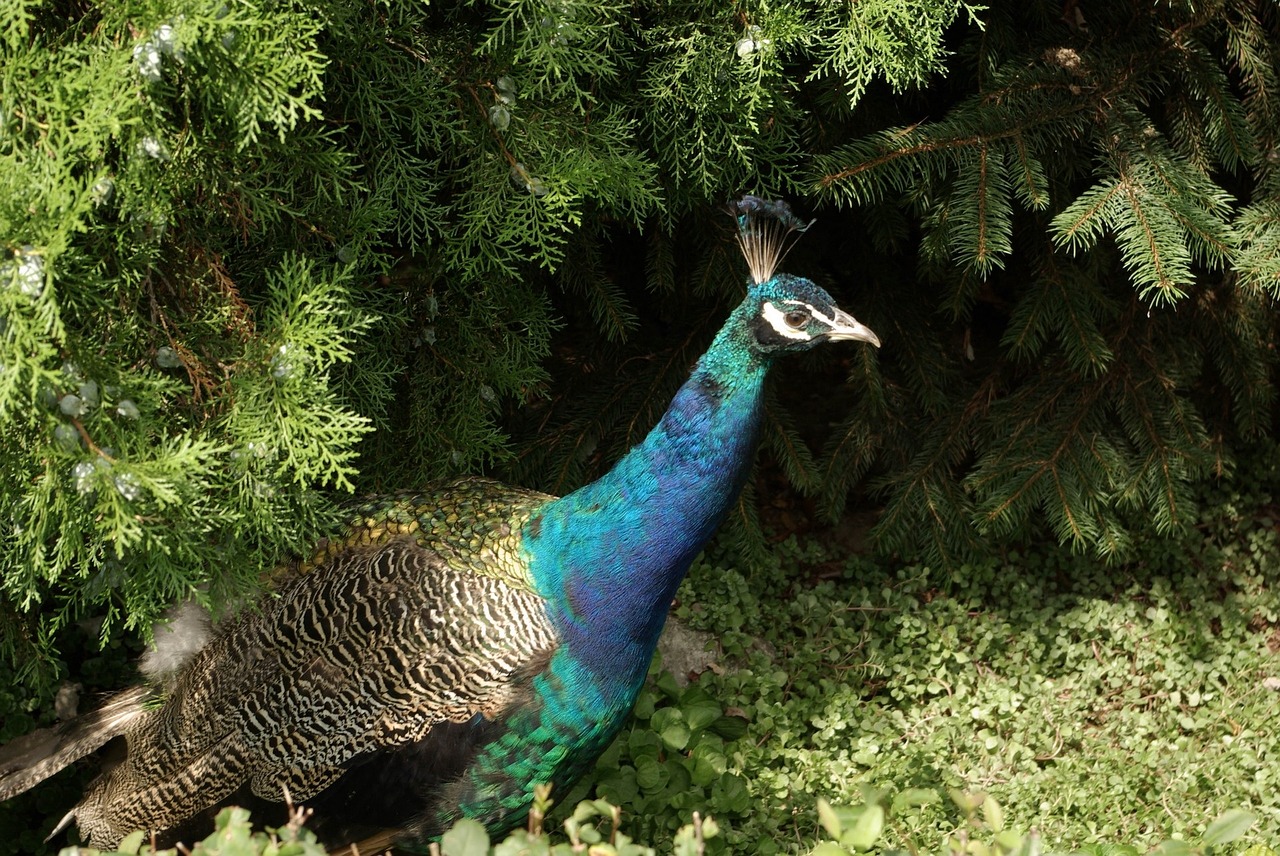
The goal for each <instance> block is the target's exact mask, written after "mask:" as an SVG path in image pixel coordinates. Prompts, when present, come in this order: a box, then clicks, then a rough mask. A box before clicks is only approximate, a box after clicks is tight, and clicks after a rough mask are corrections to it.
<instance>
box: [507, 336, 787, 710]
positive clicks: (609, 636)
mask: <svg viewBox="0 0 1280 856" xmlns="http://www.w3.org/2000/svg"><path fill="white" fill-rule="evenodd" d="M740 329H741V328H740V326H738V325H735V324H734V323H733V320H732V319H731V321H730V323H729V324H728V325H726V327H725V329H723V330H721V331H720V335H719V336H717V337H716V340H715V342H714V343H712V346H711V349H710V350H708V351H707V353H706V354H705V355H704V356H703V357H702V359H701V360H699V361H698V365H697V366H696V368H695V369H694V371H693V374H692V376H691V377H690V378H689V380H688V381H686V382H685V384H684V386H682V387H681V388H680V391H679V392H677V393H676V396H675V398H674V399H673V400H672V402H671V405H670V407H668V408H667V412H666V413H665V414H664V415H663V417H662V420H661V421H660V422H659V423H658V425H657V426H656V427H655V428H654V429H653V430H652V431H651V432H650V433H649V436H648V437H646V438H645V440H644V442H643V443H641V444H640V445H638V446H636V447H634V448H633V449H631V451H630V452H628V453H627V454H626V456H625V457H623V459H622V460H621V461H619V462H618V463H617V465H616V466H614V468H613V469H612V470H611V471H610V472H609V473H608V474H606V475H605V476H603V477H602V478H600V479H599V480H598V481H595V482H593V483H592V484H589V485H587V486H585V487H583V488H580V489H579V490H577V491H574V492H573V493H571V494H569V495H568V496H565V497H563V498H562V499H558V500H555V501H553V502H549V503H547V505H546V506H544V507H543V509H542V510H541V511H540V512H539V513H538V514H537V515H535V516H534V517H533V518H532V519H531V520H530V521H529V523H528V524H526V526H525V527H524V531H523V533H522V534H523V542H524V545H525V548H526V549H527V550H528V551H529V555H530V568H531V571H532V573H533V577H534V580H535V582H536V584H537V585H538V588H539V590H540V591H542V592H543V594H544V596H545V597H546V599H547V603H548V609H549V610H550V611H551V617H552V620H553V621H554V622H555V624H556V625H557V629H558V630H559V631H560V632H561V634H562V637H563V639H564V642H565V644H566V645H567V646H568V648H569V651H570V653H571V654H572V655H573V657H574V659H575V660H577V661H578V662H580V663H582V664H583V665H584V666H586V667H587V668H588V669H590V670H591V671H592V672H594V673H595V674H596V675H597V676H601V677H603V679H604V681H605V682H606V683H608V684H610V685H614V686H618V687H619V688H620V689H622V688H623V687H625V688H626V690H627V691H628V692H633V691H634V689H635V688H638V687H639V685H640V683H641V682H642V681H643V680H644V676H645V673H646V672H647V670H648V666H649V660H650V659H652V655H653V650H654V648H655V647H656V645H657V640H658V634H659V633H660V632H661V630H662V625H663V623H664V622H665V620H666V616H667V609H668V607H669V606H670V604H671V599H672V597H674V596H675V592H676V589H677V588H678V587H679V585H680V582H681V580H683V579H684V576H685V573H686V572H687V571H688V570H689V565H690V564H692V562H693V560H694V557H696V556H697V555H698V553H699V551H701V550H702V547H703V545H705V544H706V542H707V541H708V539H710V538H711V536H712V535H713V534H714V533H715V531H716V528H717V527H718V526H719V525H720V523H721V521H722V520H724V517H725V515H726V514H727V513H728V511H729V509H730V507H731V506H732V505H733V503H734V502H735V501H736V500H737V498H738V493H739V492H740V491H741V489H742V485H743V483H744V481H745V480H746V477H747V475H748V473H749V471H750V469H751V463H752V460H753V457H754V451H755V447H756V441H757V438H758V436H759V433H760V413H761V391H762V388H763V383H764V377H765V373H766V371H767V369H768V361H767V360H766V359H765V358H764V357H762V356H760V355H759V354H758V353H756V352H754V351H751V350H749V349H747V348H746V347H745V346H744V345H743V344H742V343H741V342H740V341H738V338H737V337H736V336H735V331H738V330H740ZM628 703H629V702H628Z"/></svg>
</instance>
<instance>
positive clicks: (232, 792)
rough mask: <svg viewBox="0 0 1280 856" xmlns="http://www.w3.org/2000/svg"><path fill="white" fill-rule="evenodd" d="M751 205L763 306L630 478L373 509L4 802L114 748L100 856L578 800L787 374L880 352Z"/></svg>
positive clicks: (100, 786) (94, 835)
mask: <svg viewBox="0 0 1280 856" xmlns="http://www.w3.org/2000/svg"><path fill="white" fill-rule="evenodd" d="M741 205H742V208H741V209H740V213H741V214H742V217H741V219H740V223H741V225H742V227H743V230H742V231H743V243H744V248H745V249H747V252H748V259H749V261H752V267H753V275H754V278H755V279H756V282H755V283H754V284H753V285H752V286H751V287H750V288H749V289H748V292H747V295H746V298H745V299H744V300H743V302H742V303H741V304H740V305H739V306H738V307H737V308H736V309H735V310H734V311H733V313H732V314H731V315H730V317H729V319H728V321H727V322H726V324H725V326H724V327H723V328H722V329H721V330H720V332H719V334H718V335H717V336H716V338H715V340H714V341H713V343H712V345H711V347H710V348H709V350H708V351H707V353H706V354H705V355H704V356H703V357H702V358H701V359H700V360H699V361H698V363H697V365H696V366H695V367H694V369H693V372H692V375H691V376H690V378H689V379H688V381H687V382H686V383H685V384H684V385H683V386H682V387H681V388H680V390H679V391H678V392H677V393H676V396H675V398H674V399H673V400H672V402H671V405H670V407H669V408H668V409H667V411H666V413H665V414H664V415H663V417H662V419H661V420H660V422H659V423H658V425H657V426H656V427H655V428H654V429H653V430H652V431H651V432H650V433H649V435H648V436H647V437H646V438H645V440H644V441H643V442H642V443H641V444H639V445H638V446H636V447H635V448H633V449H631V451H630V452H628V453H627V454H626V455H625V456H624V457H623V458H622V459H621V460H620V461H619V462H618V463H617V464H616V465H615V466H614V467H613V469H612V470H611V471H610V472H609V473H607V474H606V475H605V476H603V477H602V478H600V479H599V480H597V481H595V482H593V483H591V484H589V485H587V486H585V487H583V488H581V489H579V490H577V491H575V492H573V493H571V494H569V495H567V496H565V497H562V498H555V497H552V496H548V495H546V494H542V493H538V492H535V491H530V490H524V489H519V488H513V487H509V486H505V485H502V484H499V483H497V482H493V481H489V480H485V479H474V478H468V479H459V480H455V481H452V482H448V483H445V484H442V485H438V486H435V487H433V488H431V489H429V490H425V491H422V492H417V493H406V494H400V495H396V496H394V497H384V498H378V499H375V500H370V501H369V502H367V503H366V504H365V505H363V506H362V507H360V508H359V509H358V511H357V515H356V522H355V523H354V524H353V525H352V527H351V529H350V531H349V532H348V533H347V535H346V536H345V537H343V538H341V539H339V540H335V541H332V542H329V543H326V544H323V545H321V546H320V547H319V548H318V549H317V551H316V553H315V555H314V556H312V557H311V558H310V559H309V560H308V561H306V562H304V563H301V564H300V565H299V566H298V567H296V568H293V569H291V570H290V571H289V572H288V573H286V574H284V576H283V579H282V580H281V581H280V582H279V584H278V586H277V588H276V591H275V592H274V594H273V595H272V596H268V597H266V598H264V599H263V600H262V601H261V602H260V603H259V604H258V606H257V608H256V609H249V610H245V611H243V612H242V613H241V614H240V615H239V616H238V617H236V618H234V619H232V620H229V621H226V622H224V623H222V624H221V625H220V626H219V627H218V628H217V629H216V631H214V632H212V633H211V635H210V636H209V638H208V640H207V642H205V643H204V644H203V645H202V646H199V647H198V650H196V651H195V653H194V654H193V655H192V656H190V657H189V658H187V659H185V660H180V661H179V662H175V663H170V664H166V665H165V666H164V667H163V668H157V669H153V670H152V672H153V673H152V674H151V681H150V683H149V685H148V686H146V687H143V688H136V689H134V690H129V691H126V692H125V693H123V694H121V696H119V697H117V698H116V699H115V700H113V701H112V702H109V703H108V704H107V705H106V706H105V707H104V708H103V710H102V711H100V712H98V713H97V714H91V715H89V716H88V717H86V718H85V720H84V721H82V722H78V723H73V724H72V725H71V726H65V727H63V729H62V730H61V732H60V733H58V734H54V735H45V736H44V737H43V738H42V739H39V740H30V741H27V742H26V744H25V745H22V746H18V747H16V749H17V750H19V751H14V750H12V749H11V750H9V751H8V754H7V755H0V798H7V797H9V796H12V795H13V794H14V793H17V792H19V791H21V790H24V789H25V788H27V787H30V786H31V785H33V784H34V783H35V782H37V781H39V780H40V779H42V778H44V777H45V776H47V775H50V774H51V773H52V772H56V769H58V768H59V767H60V766H63V765H65V764H66V763H69V762H70V761H72V760H74V759H75V758H76V757H79V756H80V755H83V754H86V753H87V752H90V751H93V750H94V749H96V748H98V747H99V746H101V745H102V744H103V743H105V742H106V741H107V740H109V739H111V738H112V737H115V736H118V735H122V736H123V737H124V740H125V743H126V745H127V752H126V753H125V755H124V758H123V760H121V761H120V762H119V763H118V764H117V765H116V766H114V767H112V768H109V769H107V770H106V771H105V772H104V773H103V774H102V775H101V776H100V777H99V778H98V779H97V780H96V781H95V782H94V783H93V784H92V785H91V786H90V788H89V789H88V791H87V793H86V794H85V796H84V798H83V799H82V800H81V802H80V803H79V804H78V805H77V806H76V807H75V808H74V809H73V810H72V811H71V812H70V813H69V814H68V816H67V817H66V818H65V819H64V821H63V825H66V824H68V823H70V822H71V821H73V820H74V822H75V823H76V824H77V825H78V826H79V828H80V831H81V833H82V835H84V836H85V837H87V839H88V840H89V842H90V843H91V844H93V845H95V846H99V847H107V846H111V845H114V844H115V843H117V842H118V841H119V840H120V839H121V838H122V837H123V836H124V835H126V834H128V833H129V832H130V831H132V830H134V829H137V828H141V829H150V830H158V831H162V833H163V834H164V836H167V838H168V839H169V840H173V839H175V838H178V837H182V836H183V835H185V834H188V833H189V832H190V831H191V830H192V829H194V827H193V825H192V824H193V823H195V822H197V821H200V820H201V819H202V818H207V817H208V816H210V815H211V814H212V812H213V811H214V810H216V808H217V807H219V806H221V805H224V804H227V803H232V802H235V803H240V804H246V803H248V804H251V805H253V804H260V803H263V802H266V803H280V802H282V800H283V797H284V795H285V794H286V792H287V794H288V795H289V796H290V797H291V798H292V800H293V801H295V802H300V803H306V804H307V805H309V806H311V807H313V808H315V809H316V814H317V817H318V818H320V819H322V820H323V821H324V822H325V823H326V824H327V826H322V827H321V829H322V833H323V834H324V835H326V836H327V837H328V838H329V839H330V840H331V841H335V842H340V841H348V840H356V839H359V838H362V837H366V836H374V837H375V838H374V840H375V841H378V842H379V843H385V842H386V841H388V840H389V839H390V838H391V837H393V836H402V837H409V838H423V837H428V836H431V835H434V834H437V833H438V832H439V831H441V830H442V828H444V827H446V826H447V825H448V824H449V823H450V822H451V821H452V820H454V819H455V818H457V817H461V816H465V817H472V818H476V819H478V820H480V821H482V822H483V823H484V824H485V825H486V826H487V827H488V828H489V829H490V830H491V831H492V832H495V833H496V832H502V831H505V830H507V829H509V828H511V827H513V826H515V825H517V824H519V823H520V822H522V820H523V818H524V816H525V814H526V813H527V810H528V806H529V804H530V802H531V800H532V796H533V789H534V787H535V785H537V784H540V783H546V782H550V783H553V784H554V785H557V786H561V787H563V786H566V785H568V784H570V783H571V782H572V781H574V780H575V779H576V778H578V777H579V776H580V775H581V774H582V773H583V772H584V771H585V770H586V769H587V768H588V767H589V766H590V765H591V764H593V763H594V762H595V760H596V758H597V757H598V756H599V755H600V754H601V753H602V752H603V751H604V749H605V748H606V747H607V745H608V744H609V742H610V741H611V740H612V739H613V737H614V736H615V735H616V733H617V732H618V730H619V729H620V728H621V727H622V725H623V724H624V723H625V722H626V719H627V716H628V715H629V713H630V710H631V707H632V705H633V704H634V702H635V698H636V695H637V693H638V692H639V690H640V687H641V685H642V683H643V681H644V678H645V675H646V672H647V670H648V666H649V662H650V660H651V659H652V657H653V652H654V649H655V647H656V645H657V640H658V635H659V633H660V631H661V629H662V626H663V623H664V621H665V618H666V614H667V608H668V605H669V604H670V602H671V600H672V597H673V595H674V594H675V591H676V588H677V587H678V586H679V584H680V582H681V580H682V579H683V578H684V576H685V573H686V572H687V570H688V568H689V566H690V564H691V563H692V561H693V559H694V557H695V556H696V555H697V553H698V552H699V551H700V550H701V549H702V547H703V545H704V544H705V543H706V541H707V540H708V539H709V538H710V537H711V535H712V534H713V533H714V532H715V530H716V527H717V526H718V525H719V524H720V522H721V521H722V520H723V518H724V517H725V514H726V513H727V511H728V509H729V507H730V505H731V504H732V503H733V502H734V501H735V500H736V498H737V496H738V493H739V491H740V490H741V488H742V485H743V482H744V481H745V479H746V477H747V474H748V472H749V469H750V465H751V461H752V457H753V454H754V449H755V446H756V442H757V439H758V434H759V430H760V422H761V400H762V392H763V383H764V379H765V375H766V373H767V371H768V369H769V367H770V365H771V364H772V363H773V362H774V360H775V359H776V358H777V357H778V356H780V355H781V354H784V353H787V352H791V351H797V350H804V349H807V348H811V347H813V346H815V345H817V344H819V343H821V342H824V341H830V340H840V339H849V340H860V341H866V342H870V343H872V344H876V345H878V344H879V342H878V340H877V339H876V337H875V335H874V334H873V333H872V332H871V331H870V330H868V329H867V328H866V327H864V326H863V325H861V324H860V323H858V322H857V321H856V320H855V319H854V318H853V317H852V316H850V315H848V314H847V313H845V312H843V311H841V310H840V309H838V308H837V307H836V306H835V304H834V302H833V301H832V299H831V298H830V296H829V295H827V293H826V292H825V291H823V290H822V289H820V288H818V287H817V286H816V285H814V284H813V283H812V282H810V281H808V280H805V279H801V278H798V277H793V276H789V275H786V274H777V275H775V274H774V273H773V271H772V266H773V264H774V263H775V262H776V257H777V256H776V253H777V251H778V250H779V249H780V243H779V242H778V241H777V240H776V238H777V235H775V236H774V237H773V239H771V240H772V243H769V244H768V246H769V247H772V248H773V251H774V253H775V254H774V256H772V257H768V254H767V253H766V254H765V256H764V257H761V258H763V260H761V258H756V259H753V257H752V247H753V246H755V248H756V250H759V246H756V245H753V244H752V243H751V242H752V241H753V240H755V239H756V238H757V237H758V236H760V235H762V234H766V233H765V232H762V231H761V230H759V229H758V228H757V227H756V225H755V223H756V219H757V218H758V217H760V216H761V215H762V214H771V213H772V214H776V213H778V211H776V210H768V211H762V210H761V206H765V207H768V204H766V203H760V202H759V201H758V200H751V199H750V198H748V200H746V201H744V203H741ZM782 214H783V216H784V221H785V217H789V216H790V215H789V212H785V211H782ZM766 249H767V248H766ZM757 255H759V254H758V253H757ZM378 836H381V837H380V838H379V837H378Z"/></svg>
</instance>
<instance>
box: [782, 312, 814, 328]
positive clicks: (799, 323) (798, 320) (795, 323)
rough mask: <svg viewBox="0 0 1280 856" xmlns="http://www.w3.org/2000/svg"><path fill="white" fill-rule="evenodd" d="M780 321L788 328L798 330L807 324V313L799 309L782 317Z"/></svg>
mask: <svg viewBox="0 0 1280 856" xmlns="http://www.w3.org/2000/svg"><path fill="white" fill-rule="evenodd" d="M782 320H783V321H786V322H787V326H788V327H794V328H796V329H799V328H801V327H803V326H804V325H805V324H807V323H809V313H808V312H801V311H800V310H799V309H793V310H792V311H790V312H788V313H787V314H786V315H783V316H782Z"/></svg>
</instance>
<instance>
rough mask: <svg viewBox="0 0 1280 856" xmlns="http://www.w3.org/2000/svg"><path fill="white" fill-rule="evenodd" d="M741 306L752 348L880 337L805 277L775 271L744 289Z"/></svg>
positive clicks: (768, 350)
mask: <svg viewBox="0 0 1280 856" xmlns="http://www.w3.org/2000/svg"><path fill="white" fill-rule="evenodd" d="M742 309H743V310H744V311H745V314H746V316H747V317H748V318H749V319H750V320H749V321H748V324H749V327H750V330H751V338H752V340H753V345H754V347H755V349H756V350H758V351H760V352H761V353H764V354H776V353H780V352H784V351H807V350H808V349H809V348H812V347H813V346H814V345H818V344H821V343H822V342H837V341H842V340H845V341H855V342H870V343H871V344H872V345H875V346H876V347H877V348H878V347H880V339H879V337H878V336H876V334H875V333H873V332H871V329H870V328H869V327H867V326H866V325H865V324H863V323H861V322H860V321H858V319H857V318H854V317H853V316H852V315H850V314H849V313H848V312H845V311H844V310H843V309H841V308H840V307H839V306H836V302H835V301H834V300H832V299H831V295H829V294H827V292H826V291H824V290H823V289H821V288H819V287H818V286H817V285H814V284H813V283H812V282H810V281H809V280H807V279H804V278H803V277H799V276H791V275H790V274H785V273H780V274H776V275H774V276H773V277H771V278H769V279H768V280H766V281H764V282H761V283H757V284H755V285H753V286H752V287H751V289H750V290H749V291H748V292H747V298H746V300H745V301H743V306H742Z"/></svg>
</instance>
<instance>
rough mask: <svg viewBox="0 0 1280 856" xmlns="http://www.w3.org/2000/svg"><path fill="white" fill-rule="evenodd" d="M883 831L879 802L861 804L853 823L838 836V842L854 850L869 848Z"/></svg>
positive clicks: (882, 818)
mask: <svg viewBox="0 0 1280 856" xmlns="http://www.w3.org/2000/svg"><path fill="white" fill-rule="evenodd" d="M883 831H884V808H883V807H882V806H880V805H879V804H876V805H868V806H863V807H862V811H861V812H860V813H859V815H858V818H857V819H856V820H855V821H854V822H853V825H852V826H850V827H848V828H847V829H845V830H844V834H843V835H841V836H840V842H841V843H842V844H847V845H849V846H850V847H853V848H854V849H856V850H870V849H871V847H872V845H874V844H875V843H876V840H877V839H878V838H879V837H880V833H881V832H883Z"/></svg>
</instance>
